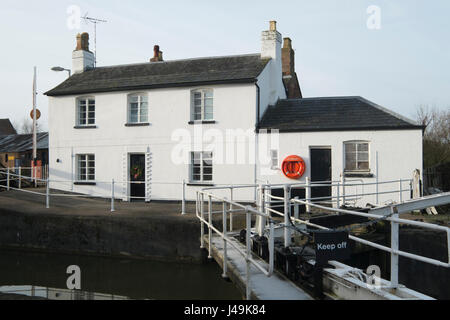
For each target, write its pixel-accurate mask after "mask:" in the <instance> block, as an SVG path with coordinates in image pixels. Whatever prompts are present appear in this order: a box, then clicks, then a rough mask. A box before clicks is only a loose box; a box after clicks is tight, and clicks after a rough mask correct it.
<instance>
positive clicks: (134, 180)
mask: <svg viewBox="0 0 450 320" xmlns="http://www.w3.org/2000/svg"><path fill="white" fill-rule="evenodd" d="M129 178H130V179H129V181H130V201H145V154H130V176H129Z"/></svg>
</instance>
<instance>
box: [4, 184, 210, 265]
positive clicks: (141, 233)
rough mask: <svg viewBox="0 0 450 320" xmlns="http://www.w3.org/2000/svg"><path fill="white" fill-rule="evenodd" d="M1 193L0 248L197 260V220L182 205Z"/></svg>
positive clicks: (191, 206)
mask: <svg viewBox="0 0 450 320" xmlns="http://www.w3.org/2000/svg"><path fill="white" fill-rule="evenodd" d="M115 209H116V211H115V212H111V211H110V203H109V202H108V201H107V200H103V199H92V198H74V197H52V202H51V207H50V208H49V209H46V208H45V197H42V196H40V195H35V194H29V193H24V192H17V191H8V192H1V193H0V226H1V231H2V232H0V247H1V248H6V249H15V250H17V249H24V250H35V251H43V252H53V253H71V254H84V255H95V256H108V257H130V258H140V259H151V260H156V261H176V262H187V263H201V262H202V260H203V258H204V257H203V252H202V251H201V250H200V223H199V222H198V220H197V219H196V217H195V214H193V213H192V212H194V211H195V204H193V203H191V204H187V211H188V212H191V213H189V214H186V215H181V205H180V204H179V203H167V202H164V203H158V202H152V203H148V204H147V203H131V204H130V203H122V202H116V205H115Z"/></svg>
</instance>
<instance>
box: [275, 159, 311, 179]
mask: <svg viewBox="0 0 450 320" xmlns="http://www.w3.org/2000/svg"><path fill="white" fill-rule="evenodd" d="M281 169H282V171H283V173H284V175H285V176H286V177H288V178H289V179H300V178H301V177H303V175H304V174H305V170H306V164H305V161H304V160H303V159H302V158H300V157H299V156H289V157H287V158H286V159H285V160H284V161H283V165H282V166H281Z"/></svg>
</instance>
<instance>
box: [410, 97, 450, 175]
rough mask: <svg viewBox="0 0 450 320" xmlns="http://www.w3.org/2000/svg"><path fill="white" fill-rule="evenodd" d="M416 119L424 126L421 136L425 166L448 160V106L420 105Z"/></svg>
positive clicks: (449, 111)
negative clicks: (440, 107) (422, 135)
mask: <svg viewBox="0 0 450 320" xmlns="http://www.w3.org/2000/svg"><path fill="white" fill-rule="evenodd" d="M416 119H417V121H418V122H419V123H420V124H421V125H424V126H426V130H425V134H424V137H423V152H424V166H425V168H429V167H433V166H436V165H439V164H442V163H446V162H450V108H447V109H446V110H440V109H438V108H436V107H435V106H434V107H430V106H427V105H421V106H419V107H418V109H417V114H416Z"/></svg>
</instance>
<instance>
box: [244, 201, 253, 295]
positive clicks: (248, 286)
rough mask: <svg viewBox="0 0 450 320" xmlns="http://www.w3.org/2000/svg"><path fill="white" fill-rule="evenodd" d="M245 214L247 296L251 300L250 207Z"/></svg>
mask: <svg viewBox="0 0 450 320" xmlns="http://www.w3.org/2000/svg"><path fill="white" fill-rule="evenodd" d="M245 215H246V217H247V231H246V233H245V238H246V244H247V256H246V259H245V263H246V271H247V277H246V298H247V300H251V289H250V258H251V243H250V241H251V238H250V236H251V232H252V217H251V214H250V212H249V210H248V208H246V209H245Z"/></svg>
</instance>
